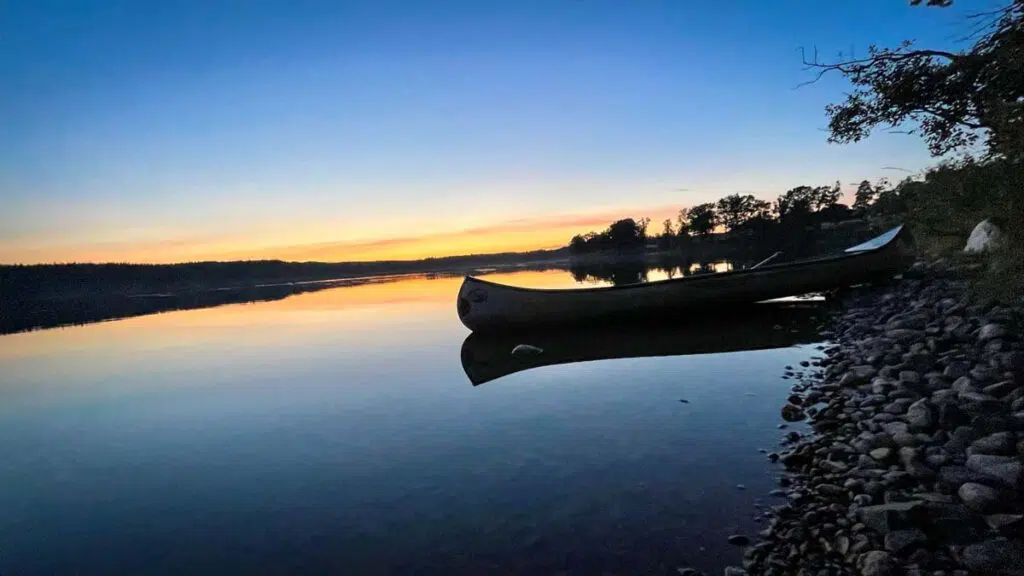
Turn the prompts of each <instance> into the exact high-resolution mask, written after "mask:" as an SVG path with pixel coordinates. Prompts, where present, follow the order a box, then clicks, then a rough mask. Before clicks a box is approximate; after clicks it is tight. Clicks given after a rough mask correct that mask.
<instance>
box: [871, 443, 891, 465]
mask: <svg viewBox="0 0 1024 576" xmlns="http://www.w3.org/2000/svg"><path fill="white" fill-rule="evenodd" d="M868 455H869V456H871V457H872V458H874V459H875V460H878V461H879V462H885V461H886V460H888V459H889V458H890V457H892V449H890V448H884V447H883V448H875V449H874V450H872V451H870V452H868Z"/></svg>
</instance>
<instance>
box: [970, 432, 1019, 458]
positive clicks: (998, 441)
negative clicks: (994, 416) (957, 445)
mask: <svg viewBox="0 0 1024 576" xmlns="http://www.w3.org/2000/svg"><path fill="white" fill-rule="evenodd" d="M1016 452H1017V438H1016V437H1015V436H1014V435H1013V432H996V433H995V434H990V435H988V436H985V437H984V438H980V439H978V440H975V441H974V442H972V443H971V445H970V446H969V447H968V448H967V454H968V455H971V454H994V455H997V456H1010V455H1013V454H1015V453H1016Z"/></svg>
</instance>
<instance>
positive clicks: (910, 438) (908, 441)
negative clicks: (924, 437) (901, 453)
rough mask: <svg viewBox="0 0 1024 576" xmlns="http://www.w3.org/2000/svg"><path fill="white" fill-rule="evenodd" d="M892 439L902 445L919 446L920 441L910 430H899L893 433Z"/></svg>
mask: <svg viewBox="0 0 1024 576" xmlns="http://www.w3.org/2000/svg"><path fill="white" fill-rule="evenodd" d="M892 440H893V442H895V443H896V444H897V445H898V446H902V447H908V446H917V445H918V444H919V443H920V442H919V441H918V439H917V436H914V435H913V434H911V433H910V432H897V433H896V434H893V436H892Z"/></svg>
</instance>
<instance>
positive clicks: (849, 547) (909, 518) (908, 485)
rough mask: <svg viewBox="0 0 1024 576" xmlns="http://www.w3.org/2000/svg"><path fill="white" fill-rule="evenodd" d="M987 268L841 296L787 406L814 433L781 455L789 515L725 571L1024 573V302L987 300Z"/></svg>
mask: <svg viewBox="0 0 1024 576" xmlns="http://www.w3.org/2000/svg"><path fill="white" fill-rule="evenodd" d="M982 265H983V263H982V262H979V261H976V260H969V259H967V260H957V261H956V262H950V261H948V260H938V261H934V262H928V263H925V262H919V263H917V264H915V265H914V266H913V267H912V268H911V270H909V271H908V272H907V274H905V275H904V277H903V278H902V279H900V280H898V281H896V282H894V283H893V284H890V285H886V286H878V287H873V288H868V289H864V290H859V291H855V292H853V293H851V294H849V295H848V296H846V297H845V298H844V299H843V301H842V303H841V305H840V306H839V309H838V311H837V312H836V314H835V316H834V318H833V319H832V321H831V324H830V326H827V327H826V330H825V333H824V336H825V337H826V338H827V339H828V340H829V342H830V346H829V347H827V348H825V349H824V355H823V356H822V357H819V358H816V359H815V360H814V362H811V363H810V365H809V366H807V367H805V368H803V373H800V372H795V373H794V374H795V375H796V376H797V377H798V379H797V383H796V384H795V386H794V387H793V395H792V396H790V398H789V400H790V404H789V405H787V406H786V407H784V408H783V414H784V416H785V417H786V418H787V419H788V420H800V419H803V418H805V417H806V419H807V420H808V422H809V424H810V426H809V430H808V431H807V432H806V433H799V432H789V433H788V434H787V436H786V438H785V439H784V440H783V448H782V450H780V452H779V453H773V454H769V457H770V458H771V459H772V460H773V461H776V462H777V463H778V465H779V466H780V467H781V468H782V470H783V474H782V475H781V476H780V478H779V483H780V489H779V490H776V491H775V492H773V496H776V497H778V498H779V502H780V503H779V504H778V505H775V506H773V507H771V509H770V510H768V511H767V512H766V515H765V519H766V520H768V523H767V527H766V529H765V530H763V531H762V532H761V533H760V538H759V539H757V540H756V541H755V542H754V543H753V544H752V545H751V546H749V547H747V549H746V551H745V557H744V562H743V564H744V566H743V568H742V569H741V568H739V567H730V568H729V569H728V570H727V573H730V572H731V573H732V574H743V573H744V571H745V573H747V574H766V575H768V574H776V575H780V576H781V575H802V574H806V575H819V574H821V575H825V574H861V575H864V576H885V575H904V574H906V575H918V574H920V575H935V576H939V575H947V576H952V575H958V576H959V575H965V574H993V575H995V574H1008V575H1014V574H1019V575H1024V379H1022V377H1024V346H1022V341H1021V338H1020V336H1019V334H1020V332H1019V329H1020V327H1021V326H1022V325H1024V324H1022V322H1024V305H1022V302H1020V301H1018V302H1016V303H1014V305H1005V304H1004V305H997V304H994V303H991V302H983V301H980V300H979V299H978V297H976V296H973V294H974V292H973V291H971V290H970V289H969V285H970V276H971V274H972V272H973V271H976V270H977V269H978V268H979V267H980V266H982ZM798 370H799V369H798ZM801 374H803V375H802V377H801Z"/></svg>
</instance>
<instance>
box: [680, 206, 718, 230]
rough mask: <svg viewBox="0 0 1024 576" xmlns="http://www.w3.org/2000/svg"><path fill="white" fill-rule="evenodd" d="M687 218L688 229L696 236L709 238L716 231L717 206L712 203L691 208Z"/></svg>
mask: <svg viewBox="0 0 1024 576" xmlns="http://www.w3.org/2000/svg"><path fill="white" fill-rule="evenodd" d="M686 216H687V219H688V226H687V227H688V228H689V229H690V230H693V232H694V233H695V234H700V235H701V236H707V235H708V234H711V233H712V232H713V231H714V230H715V205H714V204H712V203H711V202H705V203H704V204H697V205H696V206H693V207H691V208H690V210H689V212H688V213H687V215H686Z"/></svg>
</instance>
